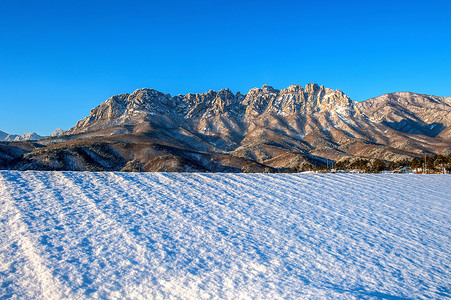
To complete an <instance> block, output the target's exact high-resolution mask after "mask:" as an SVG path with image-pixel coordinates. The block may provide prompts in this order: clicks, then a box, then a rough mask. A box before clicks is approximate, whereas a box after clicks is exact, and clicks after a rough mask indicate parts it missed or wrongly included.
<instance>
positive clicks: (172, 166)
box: [0, 83, 451, 172]
mask: <svg viewBox="0 0 451 300" xmlns="http://www.w3.org/2000/svg"><path fill="white" fill-rule="evenodd" d="M0 138H1V135H0ZM0 146H1V148H0V167H2V168H13V169H48V170H143V171H232V172H239V171H250V172H253V171H255V172H258V171H264V170H283V169H293V168H298V169H299V168H302V167H304V166H307V165H321V164H325V163H327V162H328V161H329V160H330V161H331V162H333V161H339V160H343V159H356V158H367V159H381V160H385V161H396V160H402V159H410V158H413V157H418V156H422V155H425V154H426V155H431V154H436V153H441V152H443V151H449V150H450V147H451V97H437V96H430V95H422V94H415V93H410V92H400V93H391V94H386V95H382V96H380V97H376V98H371V99H368V100H366V101H363V102H355V101H352V100H351V99H350V98H349V97H348V96H347V95H345V94H344V93H343V92H341V91H339V90H331V89H328V88H324V87H323V86H319V85H317V84H313V83H312V84H308V85H306V86H305V87H302V86H300V85H291V86H289V87H288V88H286V89H282V90H277V89H274V88H272V87H270V86H266V85H264V86H263V87H262V88H254V89H251V90H250V91H249V92H248V93H247V94H241V93H239V92H238V93H236V94H234V93H232V92H231V91H230V90H229V89H223V90H220V91H218V92H216V91H209V92H206V93H201V94H187V95H178V96H171V95H169V94H164V93H161V92H158V91H156V90H153V89H139V90H136V91H135V92H133V93H132V94H121V95H116V96H113V97H111V98H109V99H108V100H106V101H105V102H103V103H102V104H100V105H99V106H98V107H96V108H94V109H92V110H91V112H90V114H89V116H87V117H86V118H84V119H82V120H80V121H78V122H77V124H76V125H75V126H74V127H73V128H71V129H69V130H68V131H65V132H63V134H62V135H58V136H54V137H47V138H44V139H40V140H39V141H37V142H33V143H24V142H22V143H3V144H1V145H0Z"/></svg>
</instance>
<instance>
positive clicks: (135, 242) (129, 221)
mask: <svg viewBox="0 0 451 300" xmlns="http://www.w3.org/2000/svg"><path fill="white" fill-rule="evenodd" d="M450 215H451V176H449V175H448V176H447V175H370V174H359V175H353V174H324V175H319V174H180V173H178V174H177V173H88V172H79V173H77V172H28V171H27V172H17V171H2V172H0V228H1V229H0V298H1V299H3V298H10V297H12V298H16V297H17V298H20V299H61V298H70V299H85V298H121V299H123V298H128V299H140V298H146V299H149V298H150V299H152V298H156V299H160V298H161V299H178V298H179V299H217V298H221V299H299V298H314V299H316V298H331V299H337V298H338V299H348V298H349V299H355V298H357V299H361V298H364V299H373V298H374V299H412V298H436V299H444V298H450V297H451V295H450V291H451V268H450V265H451V255H450V254H451V242H450V238H451V227H450V225H451V217H450Z"/></svg>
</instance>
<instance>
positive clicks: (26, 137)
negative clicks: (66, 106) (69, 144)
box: [0, 128, 64, 142]
mask: <svg viewBox="0 0 451 300" xmlns="http://www.w3.org/2000/svg"><path fill="white" fill-rule="evenodd" d="M63 132H64V130H62V129H60V128H58V129H56V130H55V131H53V132H52V134H50V136H51V137H54V136H58V135H61V134H62V133H63ZM43 138H45V136H41V135H39V134H37V133H36V132H25V133H24V134H22V135H18V134H8V133H6V132H3V131H0V141H6V142H20V141H36V140H40V139H43Z"/></svg>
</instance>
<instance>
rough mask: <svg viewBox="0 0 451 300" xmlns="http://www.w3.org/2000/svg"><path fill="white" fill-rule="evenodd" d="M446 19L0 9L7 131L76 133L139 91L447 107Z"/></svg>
mask: <svg viewBox="0 0 451 300" xmlns="http://www.w3.org/2000/svg"><path fill="white" fill-rule="evenodd" d="M450 16H451V3H450V1H415V0H413V1H396V0H392V1H346V0H344V1H277V2H276V1H215V0H210V1H133V0H128V1H114V0H108V1H106V0H105V1H103V0H102V1H95V0H91V1H85V0H76V1H72V0H65V1H60V0H55V1H50V0H40V1H26V0H20V1H19V0H2V1H1V2H0V130H2V131H5V132H8V133H18V134H22V133H23V132H29V131H36V132H37V133H38V134H41V135H47V134H50V133H51V132H52V131H53V130H54V129H55V128H58V127H61V128H63V129H68V128H70V127H72V126H73V125H74V124H75V123H76V121H77V120H79V119H81V118H83V117H84V116H86V115H88V114H89V110H90V109H91V108H93V107H95V106H97V105H99V104H100V103H101V102H103V101H104V100H106V99H107V98H109V97H110V96H112V95H115V94H119V93H127V92H128V93H130V92H133V91H134V90H135V89H138V88H143V87H149V88H154V89H157V90H159V91H162V92H165V93H170V94H172V95H176V94H185V93H188V92H204V91H208V90H210V89H215V90H219V89H221V88H226V87H228V88H230V89H231V90H232V91H233V92H237V91H241V92H242V93H246V92H247V91H248V90H249V89H251V88H253V87H260V86H262V85H263V84H268V85H271V86H274V87H275V88H278V89H281V88H285V87H287V86H289V85H290V84H294V83H296V84H301V85H305V84H307V83H309V82H316V83H318V84H324V85H325V86H326V87H329V88H333V89H340V90H342V91H343V92H345V93H346V94H347V95H349V96H350V97H351V99H353V100H356V101H362V100H365V99H368V98H371V97H376V96H379V95H381V94H384V93H389V92H396V91H412V92H418V93H425V94H433V95H438V96H451V55H450V53H451V21H450V20H449V17H450Z"/></svg>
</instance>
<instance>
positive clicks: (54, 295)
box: [0, 173, 69, 299]
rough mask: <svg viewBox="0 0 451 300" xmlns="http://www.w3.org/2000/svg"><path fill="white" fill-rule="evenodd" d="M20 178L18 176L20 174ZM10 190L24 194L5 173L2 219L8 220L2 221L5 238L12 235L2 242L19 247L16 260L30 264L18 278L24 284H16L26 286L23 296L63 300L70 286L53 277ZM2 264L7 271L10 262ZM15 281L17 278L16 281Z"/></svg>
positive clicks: (1, 191)
mask: <svg viewBox="0 0 451 300" xmlns="http://www.w3.org/2000/svg"><path fill="white" fill-rule="evenodd" d="M16 175H18V173H17V174H16ZM8 191H14V192H13V193H14V194H17V193H19V194H21V192H24V191H23V190H21V189H20V190H16V187H14V188H12V187H10V186H9V184H8V183H7V181H6V180H5V178H4V176H3V174H0V199H1V200H0V201H1V216H2V219H3V218H6V219H3V220H2V234H1V235H4V234H7V235H8V237H7V238H5V236H4V237H3V238H2V241H1V242H2V245H3V246H6V245H10V247H14V248H16V247H17V249H16V251H15V253H14V259H15V260H16V261H20V260H22V259H23V260H24V263H26V265H25V266H23V269H22V270H20V271H21V272H24V273H25V274H20V273H19V274H20V276H21V277H20V278H18V280H21V281H20V282H17V283H16V284H17V285H19V286H21V287H22V292H23V293H24V294H22V295H21V296H22V297H26V298H28V297H31V298H40V299H62V298H64V297H67V296H68V291H69V289H68V287H67V286H65V285H63V284H62V283H61V282H60V281H59V280H58V279H57V278H56V277H55V276H54V275H53V274H52V271H51V269H50V268H49V267H48V263H47V261H46V260H45V259H44V258H43V257H42V255H41V254H40V253H39V251H38V249H37V247H36V245H35V244H34V243H33V241H32V239H31V238H30V237H29V234H30V232H29V229H28V226H27V225H26V224H25V223H24V222H23V221H22V219H23V215H22V214H21V212H20V210H19V209H18V208H17V207H16V205H15V202H16V196H15V195H13V194H11V192H8ZM2 252H3V251H2ZM21 257H22V258H21ZM1 263H2V269H3V268H4V264H8V263H10V262H6V261H2V262H1ZM19 274H18V275H19ZM14 275H15V274H14ZM14 275H13V276H14ZM0 278H1V277H0ZM13 278H14V277H13ZM13 280H17V279H15V278H14V279H13ZM2 281H3V280H2ZM7 285H8V282H7V281H3V282H2V285H1V286H2V288H4V287H6V286H7ZM5 292H8V291H5ZM5 296H6V295H5Z"/></svg>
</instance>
